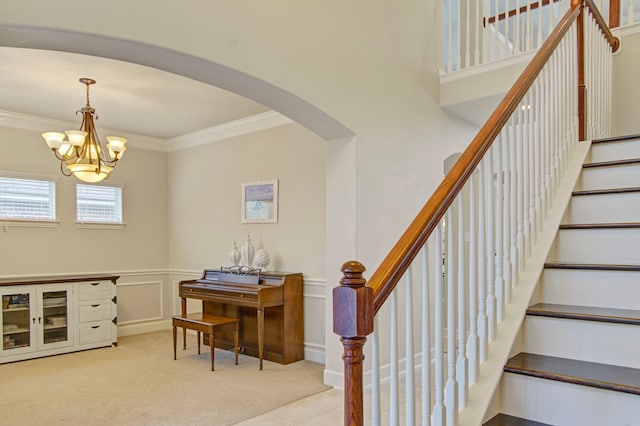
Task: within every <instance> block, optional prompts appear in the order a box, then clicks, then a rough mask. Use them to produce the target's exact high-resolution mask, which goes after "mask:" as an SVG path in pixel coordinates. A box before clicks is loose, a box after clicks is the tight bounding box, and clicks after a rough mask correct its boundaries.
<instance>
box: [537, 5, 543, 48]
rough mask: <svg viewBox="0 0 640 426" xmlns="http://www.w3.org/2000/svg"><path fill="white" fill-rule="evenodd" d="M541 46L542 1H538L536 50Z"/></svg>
mask: <svg viewBox="0 0 640 426" xmlns="http://www.w3.org/2000/svg"><path fill="white" fill-rule="evenodd" d="M540 46H542V0H538V38H537V42H536V49H537V48H539V47H540Z"/></svg>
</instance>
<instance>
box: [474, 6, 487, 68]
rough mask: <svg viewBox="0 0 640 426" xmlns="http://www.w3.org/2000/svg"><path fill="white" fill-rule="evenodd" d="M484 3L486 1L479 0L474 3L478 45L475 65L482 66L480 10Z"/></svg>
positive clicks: (476, 41) (475, 51)
mask: <svg viewBox="0 0 640 426" xmlns="http://www.w3.org/2000/svg"><path fill="white" fill-rule="evenodd" d="M483 3H484V0H479V1H476V2H474V3H473V5H474V6H473V7H474V8H475V10H476V19H475V26H474V28H475V34H476V36H475V43H476V48H475V50H474V54H475V56H474V62H473V64H474V65H478V64H480V39H481V38H482V25H481V21H480V10H481V9H482V8H483V6H482V5H483Z"/></svg>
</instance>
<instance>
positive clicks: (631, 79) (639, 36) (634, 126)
mask: <svg viewBox="0 0 640 426" xmlns="http://www.w3.org/2000/svg"><path fill="white" fill-rule="evenodd" d="M627 34H628V35H627ZM617 35H618V37H620V42H621V52H620V54H617V55H615V56H614V59H613V111H612V118H613V135H612V136H615V135H618V136H621V135H634V134H638V133H640V121H639V120H638V114H639V113H640V85H639V84H638V69H640V25H635V26H634V27H630V28H626V29H624V30H623V33H622V35H620V34H617Z"/></svg>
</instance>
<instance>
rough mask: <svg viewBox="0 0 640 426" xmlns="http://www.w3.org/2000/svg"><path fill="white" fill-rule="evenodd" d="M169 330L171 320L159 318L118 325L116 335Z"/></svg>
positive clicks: (133, 334) (122, 335)
mask: <svg viewBox="0 0 640 426" xmlns="http://www.w3.org/2000/svg"><path fill="white" fill-rule="evenodd" d="M165 330H171V320H160V321H153V322H144V323H137V324H123V325H119V326H118V337H124V336H135V335H136V334H144V333H152V332H154V331H165Z"/></svg>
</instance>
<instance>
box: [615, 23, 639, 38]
mask: <svg viewBox="0 0 640 426" xmlns="http://www.w3.org/2000/svg"><path fill="white" fill-rule="evenodd" d="M611 32H612V33H613V35H615V36H616V37H618V38H620V36H622V37H626V36H630V35H632V34H636V33H640V22H636V23H633V24H631V25H625V26H623V27H618V28H614V29H613V30H611ZM620 41H622V40H620Z"/></svg>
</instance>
